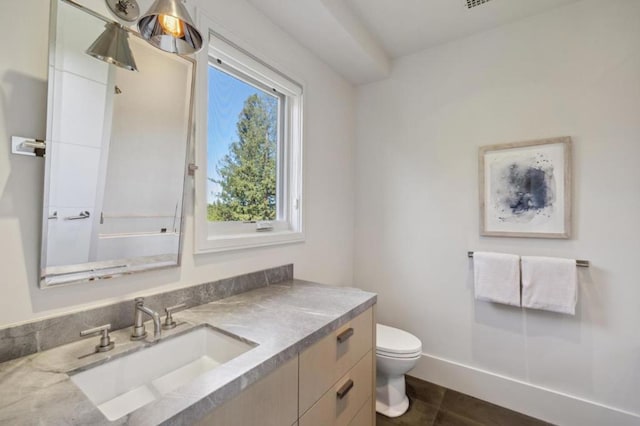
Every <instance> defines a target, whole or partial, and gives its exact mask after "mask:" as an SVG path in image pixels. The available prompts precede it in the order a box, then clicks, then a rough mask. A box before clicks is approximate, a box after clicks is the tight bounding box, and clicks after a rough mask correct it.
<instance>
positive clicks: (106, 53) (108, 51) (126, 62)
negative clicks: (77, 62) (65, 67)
mask: <svg viewBox="0 0 640 426" xmlns="http://www.w3.org/2000/svg"><path fill="white" fill-rule="evenodd" d="M105 28H106V29H105V30H104V32H103V33H102V34H100V36H99V37H98V38H97V39H96V41H94V42H93V44H92V45H91V46H90V47H89V48H88V49H87V55H90V56H93V57H94V58H96V59H100V60H101V61H104V62H107V63H109V64H113V65H117V66H119V67H121V68H124V69H127V70H130V71H138V67H137V66H136V61H135V60H134V59H133V53H131V48H130V47H129V33H128V32H127V30H125V29H124V28H122V26H121V25H120V24H116V23H113V22H112V23H109V24H107V25H105Z"/></svg>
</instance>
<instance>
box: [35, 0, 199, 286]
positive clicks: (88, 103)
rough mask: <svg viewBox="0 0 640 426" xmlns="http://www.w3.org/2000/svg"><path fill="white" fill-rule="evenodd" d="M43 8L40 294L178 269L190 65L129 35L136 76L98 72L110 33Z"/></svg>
mask: <svg viewBox="0 0 640 426" xmlns="http://www.w3.org/2000/svg"><path fill="white" fill-rule="evenodd" d="M51 6H52V7H51V14H52V16H51V32H50V34H51V45H50V55H49V94H48V106H47V107H48V113H47V147H46V155H45V187H44V189H45V190H44V218H43V238H42V255H41V273H40V284H41V287H52V286H59V285H63V284H69V283H75V282H86V281H91V280H96V279H104V278H111V277H114V276H117V275H122V274H129V273H133V272H139V271H145V270H149V269H156V268H163V267H171V266H177V265H179V263H180V252H181V250H180V249H181V240H182V238H181V236H182V232H183V223H182V222H183V221H182V218H183V214H182V212H183V197H184V193H185V190H184V186H185V181H186V180H185V177H186V176H187V159H188V153H189V152H190V135H191V110H192V95H193V81H194V78H193V77H194V76H193V73H194V63H193V61H192V60H190V59H187V58H184V57H180V56H177V55H171V54H168V53H165V52H162V51H160V50H159V49H156V48H154V47H153V46H151V45H149V44H148V43H146V42H145V41H144V40H142V39H141V38H140V37H139V36H138V35H137V33H134V32H129V44H130V46H131V51H132V54H133V57H134V58H135V62H136V64H137V69H138V71H130V70H127V69H124V68H120V67H117V66H115V65H111V64H108V63H106V62H103V61H101V60H98V59H96V58H94V57H91V56H89V55H87V54H86V51H87V49H88V48H89V46H91V45H92V44H93V42H94V41H95V40H96V39H97V38H98V37H99V36H100V35H101V34H102V33H103V32H104V31H105V24H107V23H111V22H113V21H112V20H111V19H109V18H106V17H103V16H102V15H100V14H98V13H96V12H94V11H92V10H90V9H87V8H86V7H84V6H81V5H79V4H77V3H76V2H73V1H70V0H52V3H51Z"/></svg>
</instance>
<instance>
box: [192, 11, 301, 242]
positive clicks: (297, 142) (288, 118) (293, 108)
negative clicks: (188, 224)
mask: <svg viewBox="0 0 640 426" xmlns="http://www.w3.org/2000/svg"><path fill="white" fill-rule="evenodd" d="M206 21H207V19H206V18H204V17H203V16H201V20H200V24H201V27H202V28H207V29H209V30H208V34H209V37H208V39H209V40H208V44H207V45H206V46H205V47H204V48H203V49H202V51H201V52H200V53H199V54H198V78H197V80H198V81H197V90H196V93H197V108H196V111H197V118H198V119H197V120H196V129H195V130H196V136H197V137H196V141H197V143H196V152H195V164H196V165H197V170H196V171H195V173H194V177H195V197H194V198H195V199H194V210H195V211H194V219H195V226H194V230H195V238H194V240H195V241H194V242H195V253H196V254H200V253H212V252H221V251H228V250H240V249H246V248H252V247H262V246H271V245H278V244H288V243H295V242H302V241H304V238H305V237H304V230H303V203H302V188H303V186H302V159H303V155H302V148H303V145H302V136H303V129H302V117H303V92H304V90H303V85H302V84H300V83H297V82H296V81H295V80H293V79H291V78H290V77H287V74H284V73H283V72H282V71H280V70H279V68H275V67H273V66H271V65H269V64H268V63H267V62H264V61H263V60H261V59H259V58H258V57H256V56H255V55H253V54H252V53H250V52H249V51H248V50H247V49H244V48H243V47H241V46H239V45H238V44H236V43H235V42H233V41H231V40H230V39H229V38H228V37H226V36H225V35H223V34H221V33H220V32H219V30H218V31H213V30H211V29H210V28H212V27H214V25H213V24H212V23H211V22H209V25H207V23H206ZM210 65H212V66H214V67H216V68H217V69H219V70H222V71H223V72H226V73H228V74H230V75H232V76H233V77H234V78H239V79H240V80H243V81H246V82H247V83H249V84H252V85H256V83H257V87H259V88H261V89H263V88H265V87H266V88H269V89H271V90H273V91H275V92H276V93H277V94H278V95H279V96H281V102H283V104H284V105H283V108H282V115H281V116H280V117H278V119H279V121H280V123H279V125H278V127H279V129H278V132H282V133H283V135H282V143H278V153H277V156H278V160H277V162H278V167H277V173H278V176H277V178H276V181H277V187H276V188H277V189H276V194H277V195H276V200H277V201H276V203H277V218H276V220H274V221H267V222H269V223H271V224H272V225H273V230H272V231H266V232H260V231H257V230H256V223H242V222H209V221H208V218H207V205H208V199H207V149H208V139H207V125H208V123H207V122H208V117H207V113H208V93H209V84H208V80H209V79H208V72H209V66H210ZM279 139H280V137H279Z"/></svg>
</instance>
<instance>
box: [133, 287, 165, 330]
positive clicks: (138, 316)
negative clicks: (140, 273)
mask: <svg viewBox="0 0 640 426" xmlns="http://www.w3.org/2000/svg"><path fill="white" fill-rule="evenodd" d="M135 302H136V308H135V321H134V323H133V333H131V340H142V339H144V338H145V337H147V330H146V329H145V328H144V322H143V321H142V314H143V313H144V314H147V315H149V316H150V317H151V318H153V338H154V339H158V338H160V333H161V331H162V325H161V324H160V314H159V313H157V312H156V311H152V310H151V309H149V308H147V307H146V306H144V298H142V297H137V298H136V299H135Z"/></svg>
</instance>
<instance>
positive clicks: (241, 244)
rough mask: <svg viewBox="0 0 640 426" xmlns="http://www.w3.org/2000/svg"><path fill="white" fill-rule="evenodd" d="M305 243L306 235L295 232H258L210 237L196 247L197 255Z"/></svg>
mask: <svg viewBox="0 0 640 426" xmlns="http://www.w3.org/2000/svg"><path fill="white" fill-rule="evenodd" d="M301 242H304V233H303V232H295V231H275V232H256V233H251V234H237V235H223V236H219V237H212V236H210V237H209V238H207V239H206V240H204V241H202V242H201V244H200V246H199V247H196V254H204V253H218V252H224V251H232V250H244V249H250V248H256V247H267V246H275V245H281V244H292V243H301Z"/></svg>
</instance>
